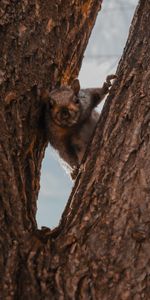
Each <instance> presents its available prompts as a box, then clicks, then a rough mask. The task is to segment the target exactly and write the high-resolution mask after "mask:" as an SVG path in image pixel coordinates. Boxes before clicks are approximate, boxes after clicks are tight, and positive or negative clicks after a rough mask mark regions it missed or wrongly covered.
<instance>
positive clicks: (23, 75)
mask: <svg viewBox="0 0 150 300" xmlns="http://www.w3.org/2000/svg"><path fill="white" fill-rule="evenodd" d="M48 4H49V5H48ZM99 6H100V2H99V1H92V0H91V1H75V3H74V1H73V0H72V1H63V2H62V3H61V1H38V2H37V1H30V3H28V1H19V2H16V1H11V2H9V1H2V2H1V4H0V7H1V8H2V14H1V16H2V17H1V20H0V24H1V25H0V26H1V31H0V35H1V40H2V41H3V44H1V46H0V53H1V57H2V58H1V60H0V64H1V71H0V83H1V102H0V106H1V120H0V125H1V136H0V141H1V152H0V156H1V166H0V170H1V178H2V193H1V210H0V220H1V228H0V245H1V249H0V270H1V274H0V282H1V285H0V291H1V292H0V297H1V298H2V299H19V300H20V299H42V300H43V299H65V300H66V299H96V300H99V299H102V300H105V299H107V300H108V299H113V300H114V299H116V300H126V299H133V300H139V299H146V300H148V299H149V294H150V282H149V272H150V207H149V205H150V204H149V203H150V201H149V200H150V188H149V187H150V156H149V153H150V67H149V66H150V43H149V41H150V31H149V19H150V1H149V0H145V1H144V0H141V1H140V4H139V7H138V9H137V11H136V13H135V16H134V20H133V22H132V26H131V30H130V34H129V38H128V41H127V44H126V47H125V50H124V53H123V56H122V59H121V61H120V64H119V66H118V70H117V75H118V80H117V82H116V83H115V84H114V86H113V88H112V90H111V93H110V95H109V97H108V99H107V101H106V104H105V106H104V109H103V112H102V114H101V118H100V120H99V123H98V126H97V129H96V132H95V134H94V138H93V141H92V145H90V146H89V148H88V151H87V154H86V156H87V159H86V157H85V158H84V161H83V164H82V168H81V172H80V174H79V175H78V178H77V180H76V184H75V187H74V189H73V192H72V195H71V196H70V199H69V201H68V204H67V206H66V209H65V211H64V214H63V216H62V220H61V223H60V226H59V227H58V228H56V229H55V230H54V231H50V230H49V229H46V228H45V229H43V230H37V227H36V221H35V212H36V199H37V194H38V190H39V177H40V166H41V161H42V158H43V155H44V149H45V146H46V143H47V141H46V139H45V137H44V130H43V122H42V105H41V103H40V97H39V93H40V89H41V87H48V86H49V88H52V87H53V86H55V85H56V84H59V83H60V82H69V81H70V80H71V78H73V77H74V76H76V75H77V73H78V70H79V67H80V64H81V60H82V56H83V52H84V49H85V47H86V44H87V41H88V37H89V34H90V31H91V29H92V26H93V24H94V20H95V18H96V14H97V11H98V9H99ZM58 12H59V14H58ZM14 20H15V23H14ZM87 25H88V26H87ZM4 37H5V39H4ZM39 66H40V67H39ZM85 174H86V175H85Z"/></svg>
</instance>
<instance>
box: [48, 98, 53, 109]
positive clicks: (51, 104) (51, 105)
mask: <svg viewBox="0 0 150 300" xmlns="http://www.w3.org/2000/svg"><path fill="white" fill-rule="evenodd" d="M53 106H54V101H53V100H52V99H50V100H49V108H52V107H53Z"/></svg>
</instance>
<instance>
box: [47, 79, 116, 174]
mask: <svg viewBox="0 0 150 300" xmlns="http://www.w3.org/2000/svg"><path fill="white" fill-rule="evenodd" d="M114 78H115V76H114V75H110V76H108V77H107V79H106V82H104V84H103V86H102V88H97V89H85V90H80V84H79V81H78V80H77V79H76V80H75V81H74V82H73V84H72V86H71V87H68V86H66V87H61V88H59V89H55V90H53V91H52V92H51V93H50V96H49V98H48V99H47V109H46V128H47V134H48V138H49V141H50V143H51V145H52V146H53V147H54V148H55V149H56V150H57V151H58V153H59V155H60V157H61V158H62V159H63V160H64V161H65V162H66V163H67V164H68V165H69V167H70V168H71V170H72V171H74V170H76V169H78V168H79V166H80V163H81V160H82V158H83V155H84V153H85V150H86V147H87V145H88V143H89V140H90V138H91V135H92V133H93V131H94V128H95V126H96V124H97V121H98V118H99V114H98V112H96V111H95V109H94V108H95V107H96V106H97V105H98V104H99V103H100V102H101V101H102V100H103V98H104V96H105V95H106V94H107V93H108V92H109V88H110V86H111V82H110V80H111V79H114Z"/></svg>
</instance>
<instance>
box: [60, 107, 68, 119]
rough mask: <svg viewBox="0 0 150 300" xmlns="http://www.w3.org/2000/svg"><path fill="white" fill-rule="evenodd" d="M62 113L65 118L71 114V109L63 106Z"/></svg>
mask: <svg viewBox="0 0 150 300" xmlns="http://www.w3.org/2000/svg"><path fill="white" fill-rule="evenodd" d="M61 115H62V117H63V118H67V117H68V116H69V111H68V109H67V108H66V107H63V108H62V109H61Z"/></svg>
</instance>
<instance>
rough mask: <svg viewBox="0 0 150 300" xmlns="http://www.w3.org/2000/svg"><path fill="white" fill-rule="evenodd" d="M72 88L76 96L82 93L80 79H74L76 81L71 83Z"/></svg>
mask: <svg viewBox="0 0 150 300" xmlns="http://www.w3.org/2000/svg"><path fill="white" fill-rule="evenodd" d="M71 88H72V89H73V91H74V93H75V95H78V93H79V91H80V82H79V80H78V79H74V81H73V82H72V83H71Z"/></svg>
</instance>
